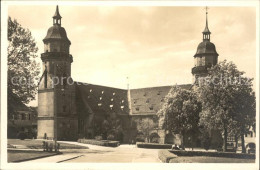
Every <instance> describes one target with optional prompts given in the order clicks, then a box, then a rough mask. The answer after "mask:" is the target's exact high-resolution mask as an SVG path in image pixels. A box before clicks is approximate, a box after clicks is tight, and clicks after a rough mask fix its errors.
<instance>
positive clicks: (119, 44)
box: [8, 5, 256, 105]
mask: <svg viewBox="0 0 260 170" xmlns="http://www.w3.org/2000/svg"><path fill="white" fill-rule="evenodd" d="M55 8H56V7H55V6H47V5H45V6H43V5H41V6H35V5H34V6H22V7H21V6H9V7H8V15H9V16H11V17H12V18H15V19H17V21H18V22H19V23H20V24H21V25H22V26H23V27H25V28H28V29H29V30H30V31H31V32H32V36H33V37H34V38H35V40H36V42H37V46H38V47H39V52H38V53H39V57H38V60H39V62H41V60H40V54H41V53H43V47H44V46H43V42H42V39H43V38H44V37H45V36H46V34H47V30H48V28H49V27H51V26H52V16H53V15H54V13H55ZM209 8H210V9H209V11H208V24H209V30H210V31H211V33H212V34H211V42H213V43H214V44H215V46H216V50H217V52H218V54H219V61H223V60H224V59H226V60H227V61H232V62H234V63H235V64H236V65H237V67H238V69H239V70H241V71H245V72H246V76H248V77H251V78H255V77H256V10H255V8H254V7H214V6H211V7H209ZM59 11H60V14H61V16H62V20H61V25H62V27H64V28H65V29H66V32H67V36H68V38H69V39H70V41H71V43H72V44H71V47H70V53H71V54H72V56H73V63H72V78H73V79H74V81H81V82H86V83H91V84H98V85H104V86H110V87H116V88H122V89H126V88H127V83H128V82H129V84H130V88H132V89H134V88H143V87H153V86H166V85H174V84H190V83H191V82H192V74H191V68H192V67H193V66H194V58H193V56H194V54H195V53H196V50H197V46H198V44H199V43H200V42H201V41H202V31H203V30H204V27H205V17H206V15H205V10H204V7H202V6H201V7H199V6H197V7H187V6H186V7H176V6H63V5H59ZM127 77H129V80H128V81H127ZM254 87H255V81H254ZM31 105H37V101H33V102H31Z"/></svg>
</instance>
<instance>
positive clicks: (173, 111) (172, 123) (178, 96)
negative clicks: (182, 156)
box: [158, 86, 201, 148]
mask: <svg viewBox="0 0 260 170" xmlns="http://www.w3.org/2000/svg"><path fill="white" fill-rule="evenodd" d="M200 111H201V104H200V102H199V101H198V99H197V94H196V93H195V92H194V91H189V90H185V89H182V88H180V87H178V86H174V87H173V88H172V89H171V90H170V92H169V94H168V95H167V96H166V100H165V103H164V105H163V107H162V109H161V110H160V111H159V112H158V116H159V122H160V125H159V126H161V127H162V128H163V129H165V130H169V131H173V132H176V133H179V134H181V135H182V138H183V141H182V145H183V148H185V137H186V134H187V133H188V132H189V131H191V130H195V129H198V123H199V113H200Z"/></svg>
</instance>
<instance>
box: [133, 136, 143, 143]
mask: <svg viewBox="0 0 260 170" xmlns="http://www.w3.org/2000/svg"><path fill="white" fill-rule="evenodd" d="M135 140H136V142H144V141H145V138H144V137H143V136H138V137H136V139H135Z"/></svg>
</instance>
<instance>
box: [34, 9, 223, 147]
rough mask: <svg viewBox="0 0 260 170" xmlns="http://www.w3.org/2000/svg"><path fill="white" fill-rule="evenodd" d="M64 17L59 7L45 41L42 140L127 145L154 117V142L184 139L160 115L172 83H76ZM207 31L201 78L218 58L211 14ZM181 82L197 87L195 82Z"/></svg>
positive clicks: (199, 59)
mask: <svg viewBox="0 0 260 170" xmlns="http://www.w3.org/2000/svg"><path fill="white" fill-rule="evenodd" d="M61 18H62V17H61V15H60V13H59V8H58V6H57V7H56V12H55V14H54V16H53V26H51V27H50V28H49V29H48V31H47V35H46V37H45V38H44V39H43V43H44V52H43V53H42V54H41V59H42V68H43V70H42V71H43V74H42V76H41V79H40V82H39V89H38V134H37V138H41V139H43V138H45V139H57V140H77V139H79V138H89V139H93V138H95V137H97V136H102V138H103V139H111V140H119V141H120V142H121V143H134V142H136V141H142V139H140V138H141V137H142V136H143V135H144V133H143V132H142V130H140V128H139V126H140V123H141V122H142V120H145V119H148V120H152V121H153V123H154V127H153V130H152V131H151V133H150V134H151V138H150V141H153V142H159V143H178V141H179V140H180V137H179V136H178V135H174V134H170V133H169V132H165V131H164V130H162V129H160V127H158V118H157V112H158V111H159V110H160V109H161V107H162V105H163V103H164V99H165V96H166V95H167V94H168V93H169V91H170V89H171V88H172V86H160V87H150V88H139V89H119V88H113V87H106V86H100V85H94V84H91V83H83V82H75V81H73V79H72V77H71V64H72V62H73V57H72V55H71V54H70V45H71V42H70V40H69V38H68V37H67V33H66V30H65V29H64V28H63V27H62V26H61ZM202 34H203V41H202V42H201V43H200V44H199V45H198V48H197V52H196V54H195V55H194V61H195V63H194V67H193V68H192V71H191V72H192V75H193V76H194V78H195V79H197V78H199V77H203V76H206V75H207V68H209V67H211V66H212V65H216V64H217V62H218V53H217V52H216V48H215V45H214V44H213V43H212V42H210V34H211V32H210V31H209V28H208V19H207V13H206V27H205V29H204V31H203V32H202ZM71 82H73V83H71ZM179 86H180V87H181V88H184V89H191V88H192V84H183V85H179Z"/></svg>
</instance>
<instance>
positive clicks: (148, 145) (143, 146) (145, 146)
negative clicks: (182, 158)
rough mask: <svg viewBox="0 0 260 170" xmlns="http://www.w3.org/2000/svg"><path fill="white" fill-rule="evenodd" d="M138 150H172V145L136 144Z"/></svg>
mask: <svg viewBox="0 0 260 170" xmlns="http://www.w3.org/2000/svg"><path fill="white" fill-rule="evenodd" d="M136 146H137V147H138V148H150V149H171V148H172V145H171V144H158V143H144V142H136Z"/></svg>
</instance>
